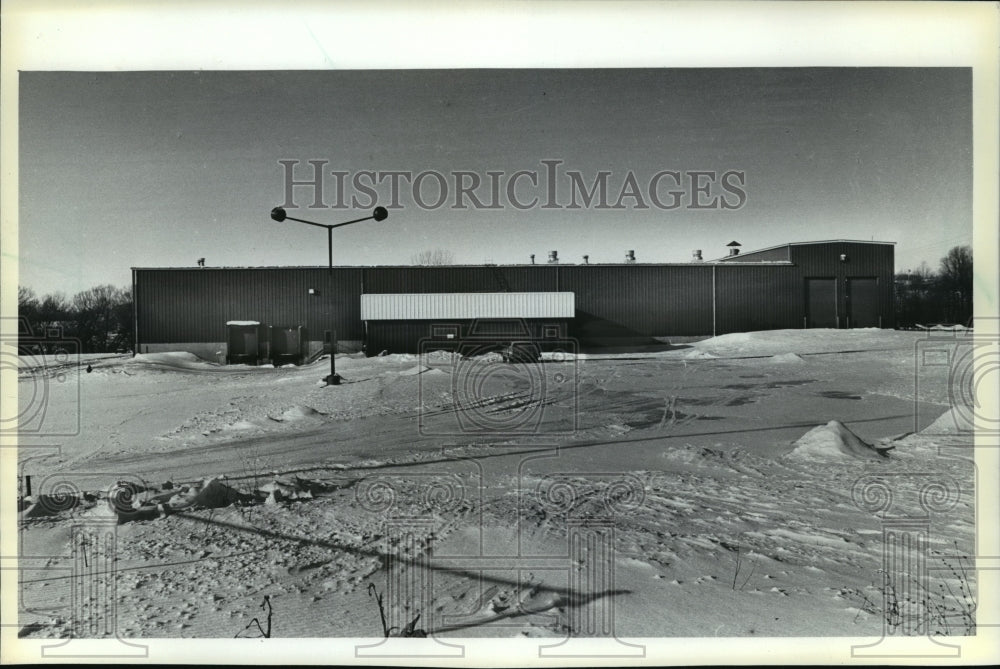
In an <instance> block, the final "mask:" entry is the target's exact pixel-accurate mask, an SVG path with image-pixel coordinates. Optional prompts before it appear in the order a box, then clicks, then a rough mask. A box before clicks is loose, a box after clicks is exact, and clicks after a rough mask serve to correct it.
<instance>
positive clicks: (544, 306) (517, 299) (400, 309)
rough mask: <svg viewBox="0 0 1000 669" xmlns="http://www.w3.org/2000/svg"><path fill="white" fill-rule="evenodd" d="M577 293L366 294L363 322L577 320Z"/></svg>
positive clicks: (362, 315) (363, 296) (363, 299)
mask: <svg viewBox="0 0 1000 669" xmlns="http://www.w3.org/2000/svg"><path fill="white" fill-rule="evenodd" d="M574 311H575V302H574V295H573V293H553V292H546V293H366V294H364V295H362V296H361V320H363V321H397V320H398V321H407V320H409V321H413V320H440V319H463V320H464V319H473V318H573V315H574Z"/></svg>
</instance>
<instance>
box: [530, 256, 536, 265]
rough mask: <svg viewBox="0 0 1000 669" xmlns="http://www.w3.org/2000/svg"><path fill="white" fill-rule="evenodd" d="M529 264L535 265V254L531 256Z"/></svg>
mask: <svg viewBox="0 0 1000 669" xmlns="http://www.w3.org/2000/svg"><path fill="white" fill-rule="evenodd" d="M531 264H532V265H534V264H535V254H534V253H532V254H531Z"/></svg>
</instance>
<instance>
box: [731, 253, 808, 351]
mask: <svg viewBox="0 0 1000 669" xmlns="http://www.w3.org/2000/svg"><path fill="white" fill-rule="evenodd" d="M800 277H801V269H800V268H798V267H795V266H793V265H762V266H760V267H753V266H747V265H743V266H740V265H725V264H719V265H716V314H717V315H716V334H726V333H727V332H747V331H750V330H770V329H783V328H800V327H802V311H803V308H804V305H805V303H804V301H803V296H802V282H801V279H800Z"/></svg>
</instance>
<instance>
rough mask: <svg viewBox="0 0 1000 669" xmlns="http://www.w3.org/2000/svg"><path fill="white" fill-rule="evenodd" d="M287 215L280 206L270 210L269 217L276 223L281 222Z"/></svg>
mask: <svg viewBox="0 0 1000 669" xmlns="http://www.w3.org/2000/svg"><path fill="white" fill-rule="evenodd" d="M287 217H288V214H286V213H285V210H284V209H283V208H281V207H275V208H274V209H272V210H271V218H272V219H274V220H275V221H277V222H278V223H281V222H282V221H284V220H285V219H286V218H287Z"/></svg>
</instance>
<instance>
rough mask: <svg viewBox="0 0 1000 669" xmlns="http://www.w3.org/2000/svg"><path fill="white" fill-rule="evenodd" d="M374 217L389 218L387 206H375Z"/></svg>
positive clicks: (378, 219)
mask: <svg viewBox="0 0 1000 669" xmlns="http://www.w3.org/2000/svg"><path fill="white" fill-rule="evenodd" d="M281 213H282V216H284V213H285V212H284V211H282V212H281ZM271 215H272V216H274V212H273V211H272V212H271ZM372 218H374V219H375V220H376V221H384V220H385V219H387V218H389V212H388V211H387V210H386V208H385V207H375V209H374V210H372Z"/></svg>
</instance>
